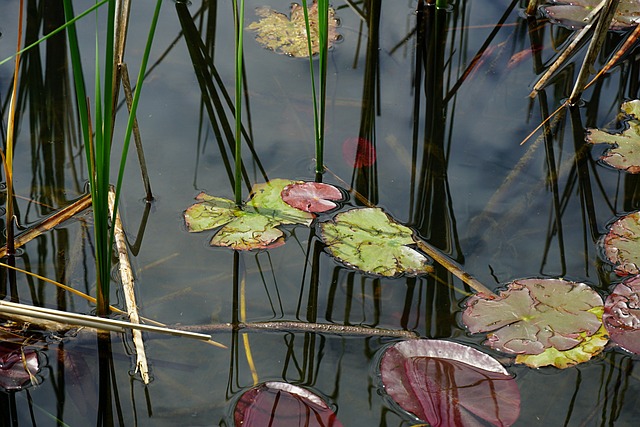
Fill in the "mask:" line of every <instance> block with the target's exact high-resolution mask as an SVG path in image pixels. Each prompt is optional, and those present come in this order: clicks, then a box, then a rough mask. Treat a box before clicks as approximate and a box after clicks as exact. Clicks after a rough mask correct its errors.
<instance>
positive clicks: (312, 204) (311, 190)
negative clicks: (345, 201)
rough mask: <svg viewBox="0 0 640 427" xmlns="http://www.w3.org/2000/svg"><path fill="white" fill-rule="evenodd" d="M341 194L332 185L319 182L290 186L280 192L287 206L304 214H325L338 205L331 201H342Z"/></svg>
mask: <svg viewBox="0 0 640 427" xmlns="http://www.w3.org/2000/svg"><path fill="white" fill-rule="evenodd" d="M342 198H343V196H342V192H341V191H340V190H339V189H338V188H337V187H334V186H333V185H329V184H323V183H320V182H302V183H295V184H290V185H287V186H286V187H284V190H282V200H284V202H285V203H286V204H288V205H289V206H292V207H294V208H296V209H300V210H301V211H305V212H315V213H320V212H326V211H330V210H331V209H334V208H336V207H337V206H338V205H337V204H336V203H334V202H332V200H342Z"/></svg>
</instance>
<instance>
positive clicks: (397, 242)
mask: <svg viewBox="0 0 640 427" xmlns="http://www.w3.org/2000/svg"><path fill="white" fill-rule="evenodd" d="M320 234H321V236H322V239H323V240H324V242H325V243H326V245H327V250H328V251H329V253H330V254H331V255H333V256H334V257H335V258H337V259H339V260H340V261H342V262H343V263H345V264H347V265H349V266H351V267H354V268H357V269H359V270H362V271H364V272H366V273H371V274H377V275H381V276H388V277H393V276H398V275H401V274H407V275H419V274H424V273H427V272H429V271H431V270H432V267H431V266H430V265H429V260H428V259H427V257H426V256H424V255H423V254H422V253H420V252H418V251H417V250H415V249H413V248H410V247H409V246H408V245H413V244H415V243H416V242H415V240H414V238H413V232H412V231H411V229H410V228H408V227H405V226H404V225H401V224H399V223H397V222H395V221H394V220H393V219H392V218H390V217H389V216H388V215H387V214H385V213H384V212H383V211H382V209H380V208H362V209H351V210H349V211H346V212H342V213H340V214H338V215H336V216H335V218H334V220H333V221H327V222H324V223H322V224H320Z"/></svg>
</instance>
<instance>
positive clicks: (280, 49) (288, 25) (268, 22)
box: [247, 2, 340, 58]
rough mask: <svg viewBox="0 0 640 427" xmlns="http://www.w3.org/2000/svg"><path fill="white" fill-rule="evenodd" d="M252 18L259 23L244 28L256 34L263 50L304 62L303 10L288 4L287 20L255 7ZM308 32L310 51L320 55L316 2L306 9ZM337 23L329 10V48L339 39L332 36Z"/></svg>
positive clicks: (273, 11) (336, 35)
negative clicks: (255, 18) (288, 13)
mask: <svg viewBox="0 0 640 427" xmlns="http://www.w3.org/2000/svg"><path fill="white" fill-rule="evenodd" d="M256 15H258V16H259V17H260V18H261V19H260V20H258V21H257V22H252V23H251V24H249V26H248V27H247V29H248V30H252V31H255V32H256V40H257V41H258V43H260V44H261V45H262V46H264V47H265V48H267V49H270V50H273V51H274V52H277V53H282V54H285V55H288V56H293V57H296V58H305V57H308V56H309V46H308V44H307V28H306V25H305V22H304V8H303V6H301V5H299V4H297V3H292V4H291V18H289V17H288V16H287V15H285V14H284V13H280V12H277V11H275V10H273V9H271V8H270V7H266V6H265V7H259V8H257V9H256ZM308 16H309V29H310V31H311V51H312V52H313V55H316V54H318V52H319V51H320V42H319V37H318V28H319V25H318V6H317V3H316V2H313V5H312V6H311V7H309V9H308ZM338 22H339V21H338V19H337V18H336V16H335V11H334V10H333V9H332V8H329V16H328V23H329V34H328V44H329V47H331V46H332V45H333V43H334V42H335V41H337V40H339V39H340V35H339V34H338V33H337V32H336V27H337V26H338Z"/></svg>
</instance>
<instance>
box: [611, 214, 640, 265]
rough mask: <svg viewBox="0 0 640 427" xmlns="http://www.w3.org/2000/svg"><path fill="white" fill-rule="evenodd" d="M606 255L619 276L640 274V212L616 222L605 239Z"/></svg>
mask: <svg viewBox="0 0 640 427" xmlns="http://www.w3.org/2000/svg"><path fill="white" fill-rule="evenodd" d="M603 244H604V254H605V256H606V257H607V259H608V260H609V261H610V262H611V263H612V264H614V265H615V266H616V267H615V272H616V274H618V275H619V276H628V275H636V274H640V268H639V266H640V212H633V213H630V214H629V215H626V216H623V217H622V218H620V219H619V220H617V221H616V222H614V223H613V224H612V225H611V227H610V229H609V232H608V233H607V235H606V236H605V237H604V241H603Z"/></svg>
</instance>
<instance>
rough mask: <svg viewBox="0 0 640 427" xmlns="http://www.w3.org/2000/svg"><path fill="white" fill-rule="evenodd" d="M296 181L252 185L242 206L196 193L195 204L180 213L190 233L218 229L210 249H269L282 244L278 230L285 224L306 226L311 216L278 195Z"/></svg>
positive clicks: (281, 235)
mask: <svg viewBox="0 0 640 427" xmlns="http://www.w3.org/2000/svg"><path fill="white" fill-rule="evenodd" d="M295 182H296V181H291V180H288V179H272V180H271V181H269V182H267V183H263V184H256V185H254V186H253V188H252V191H251V196H250V197H251V198H250V200H249V201H248V202H247V203H246V204H245V206H244V207H242V208H239V207H238V206H236V204H235V203H234V202H232V201H231V200H228V199H223V198H220V197H214V196H210V195H207V194H205V193H200V194H199V195H198V196H197V197H196V200H198V203H196V204H194V205H192V206H190V207H189V208H188V209H187V210H186V211H185V213H184V217H185V222H186V224H187V228H188V229H189V231H191V232H198V231H204V230H210V229H213V228H217V227H221V228H220V229H219V230H218V231H217V233H216V234H215V235H214V236H213V238H212V239H211V242H210V243H211V245H213V246H228V247H230V248H233V249H237V250H251V249H265V248H273V247H276V246H279V245H281V244H283V243H284V240H283V239H284V233H283V232H282V231H281V230H280V229H279V228H278V227H279V226H281V225H286V224H302V225H306V226H309V225H310V224H311V221H312V220H313V218H314V215H313V214H311V213H308V212H303V211H301V210H299V209H296V208H294V207H292V206H289V205H288V204H286V203H285V202H284V201H283V200H282V197H281V196H280V194H281V193H282V190H283V189H284V188H285V187H286V186H288V185H290V184H293V183H295Z"/></svg>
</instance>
